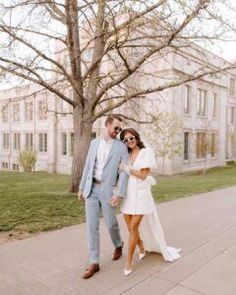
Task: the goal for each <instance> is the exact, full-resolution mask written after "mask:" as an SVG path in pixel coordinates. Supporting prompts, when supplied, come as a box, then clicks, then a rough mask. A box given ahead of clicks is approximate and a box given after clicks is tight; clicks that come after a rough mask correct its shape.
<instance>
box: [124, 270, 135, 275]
mask: <svg viewBox="0 0 236 295" xmlns="http://www.w3.org/2000/svg"><path fill="white" fill-rule="evenodd" d="M132 271H133V270H132V268H131V269H124V275H125V276H128V275H130V274H131V273H132Z"/></svg>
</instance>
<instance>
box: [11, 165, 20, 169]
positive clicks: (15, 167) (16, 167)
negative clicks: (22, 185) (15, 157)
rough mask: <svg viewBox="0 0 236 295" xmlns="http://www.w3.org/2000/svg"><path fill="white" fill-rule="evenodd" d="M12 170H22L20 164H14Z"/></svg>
mask: <svg viewBox="0 0 236 295" xmlns="http://www.w3.org/2000/svg"><path fill="white" fill-rule="evenodd" d="M12 170H14V171H19V170H20V167H19V164H12Z"/></svg>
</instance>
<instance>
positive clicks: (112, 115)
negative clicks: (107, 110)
mask: <svg viewBox="0 0 236 295" xmlns="http://www.w3.org/2000/svg"><path fill="white" fill-rule="evenodd" d="M114 119H117V120H119V121H120V122H122V121H123V120H122V118H121V116H120V115H117V114H111V115H108V116H107V118H106V121H105V126H107V124H108V123H109V124H111V123H112V122H113V120H114Z"/></svg>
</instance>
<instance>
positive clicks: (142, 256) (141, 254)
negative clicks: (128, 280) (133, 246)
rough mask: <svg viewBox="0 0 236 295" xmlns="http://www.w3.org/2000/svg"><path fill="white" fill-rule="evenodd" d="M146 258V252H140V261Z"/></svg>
mask: <svg viewBox="0 0 236 295" xmlns="http://www.w3.org/2000/svg"><path fill="white" fill-rule="evenodd" d="M145 256H146V251H144V252H138V259H139V260H142V259H143V258H144V257H145Z"/></svg>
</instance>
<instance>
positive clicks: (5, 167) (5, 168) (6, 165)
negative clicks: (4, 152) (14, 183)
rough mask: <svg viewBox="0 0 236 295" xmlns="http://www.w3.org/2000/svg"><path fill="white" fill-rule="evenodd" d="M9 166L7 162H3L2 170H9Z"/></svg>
mask: <svg viewBox="0 0 236 295" xmlns="http://www.w3.org/2000/svg"><path fill="white" fill-rule="evenodd" d="M8 168H9V166H8V163H7V162H2V169H3V170H8Z"/></svg>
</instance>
